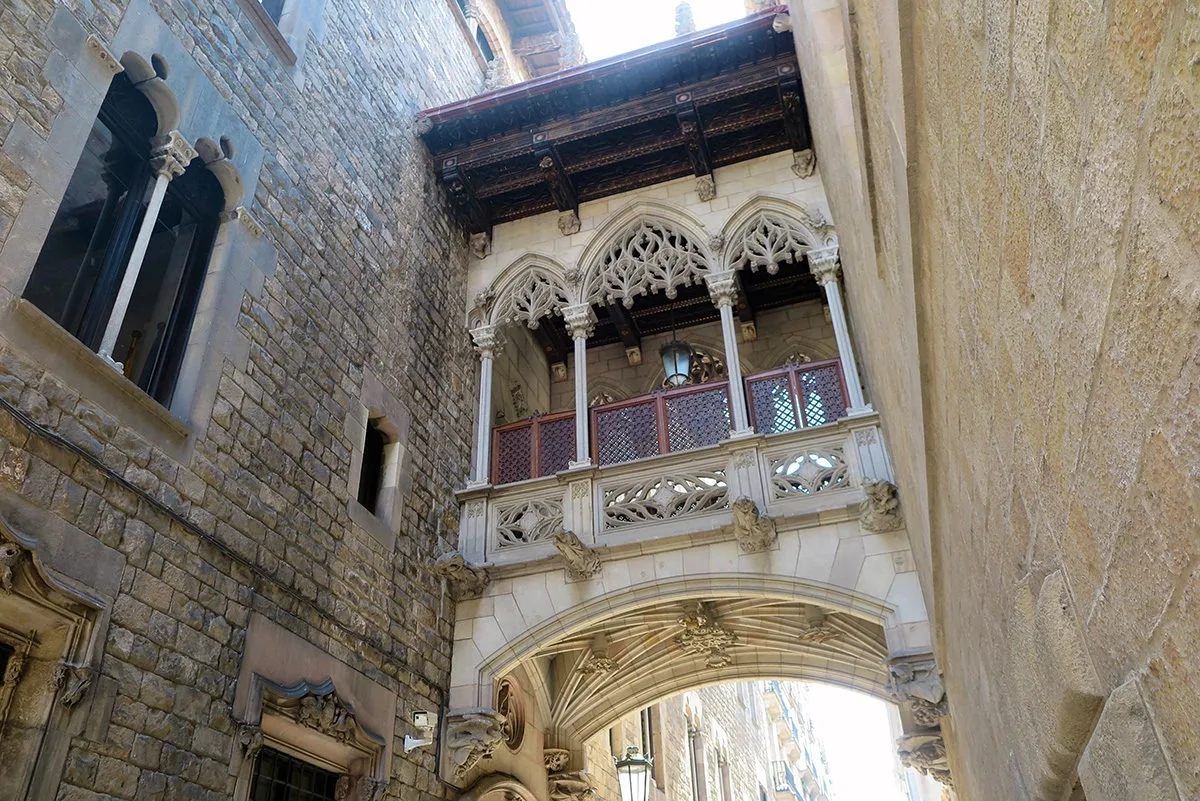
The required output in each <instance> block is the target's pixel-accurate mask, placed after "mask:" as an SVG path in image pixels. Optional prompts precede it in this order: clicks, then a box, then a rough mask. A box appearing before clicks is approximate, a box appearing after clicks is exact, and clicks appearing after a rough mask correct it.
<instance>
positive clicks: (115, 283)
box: [24, 73, 224, 406]
mask: <svg viewBox="0 0 1200 801" xmlns="http://www.w3.org/2000/svg"><path fill="white" fill-rule="evenodd" d="M157 125H158V120H157V116H156V114H155V112H154V108H153V107H152V106H151V105H150V101H148V100H147V99H146V98H145V96H144V95H142V93H141V92H140V91H138V90H137V89H136V88H134V86H133V85H132V84H131V83H130V81H129V78H128V77H126V75H125V74H124V73H121V74H118V75H117V76H116V77H115V78H114V79H113V81H112V84H111V86H110V88H109V90H108V94H107V95H105V98H104V103H103V104H102V105H101V107H100V113H99V115H98V116H97V118H96V121H95V123H94V124H93V125H92V131H91V133H90V134H89V136H88V140H87V144H86V145H85V147H84V150H83V153H82V154H81V155H80V157H79V161H78V163H77V164H76V165H75V171H74V172H73V173H72V175H71V180H70V182H69V183H68V185H67V190H66V193H65V194H64V196H63V200H62V203H61V204H60V205H59V208H58V211H57V213H56V214H55V215H54V220H53V222H51V224H50V232H49V233H48V234H47V236H46V240H45V242H44V243H43V244H42V250H41V253H39V254H38V259H37V263H36V264H35V265H34V267H33V272H32V274H31V275H30V278H29V283H28V284H27V285H26V287H25V293H24V296H25V298H26V299H27V300H29V301H30V302H31V303H33V304H34V305H35V306H37V307H38V308H39V309H41V310H42V311H43V312H45V313H46V315H47V316H49V317H50V318H51V319H52V320H54V321H55V322H56V323H58V324H59V325H61V326H62V327H63V328H64V329H66V330H67V331H68V332H70V333H71V334H72V335H73V336H74V337H75V338H76V339H78V340H79V341H80V342H82V343H83V344H84V345H86V346H88V347H89V348H91V349H92V350H96V349H98V348H99V347H100V342H101V340H102V338H103V336H104V329H105V327H106V326H107V325H108V319H109V316H110V314H111V313H112V310H113V306H114V305H115V303H116V296H117V291H118V289H119V288H120V285H121V279H122V277H123V276H124V274H125V268H126V266H127V264H128V262H129V257H130V254H131V252H132V251H133V246H134V240H135V239H136V237H137V234H138V230H139V229H140V227H141V224H142V217H143V216H144V214H145V210H146V206H147V204H148V202H149V199H150V195H151V192H152V188H153V186H154V183H155V177H154V172H153V170H152V169H151V168H150V163H149V159H150V140H151V139H152V138H153V137H154V135H155V132H156V130H157ZM223 205H224V192H223V190H222V189H221V185H220V183H218V181H217V179H216V178H215V177H214V176H213V174H212V173H210V172H209V171H208V170H207V169H206V168H205V166H204V164H203V162H201V161H200V160H198V159H197V160H193V162H192V164H191V165H190V166H189V167H188V168H187V170H186V171H185V172H184V173H183V175H181V176H179V177H177V178H175V179H174V180H172V181H171V182H170V183H169V184H167V191H166V195H165V197H164V198H163V202H162V207H161V209H160V211H159V214H158V217H157V219H156V221H155V224H154V228H153V230H152V233H151V236H150V241H149V245H148V247H147V249H146V254H145V257H144V259H143V260H142V266H141V270H140V272H139V273H138V279H137V283H136V284H135V285H134V290H133V295H132V296H131V299H130V303H129V307H128V310H127V311H126V314H125V319H124V322H123V325H122V328H121V331H120V333H119V335H118V337H117V344H116V347H115V348H114V349H113V354H112V355H113V358H114V359H115V360H116V361H118V362H121V363H122V365H123V369H124V373H125V376H126V377H127V378H129V379H130V380H131V381H133V382H134V383H136V384H137V385H138V386H139V387H141V388H142V389H143V390H145V391H146V393H147V394H149V395H150V396H151V397H153V398H154V399H155V400H157V401H158V402H159V403H162V404H163V405H164V406H165V405H169V404H170V402H171V398H172V395H173V392H174V388H175V380H176V378H177V376H178V374H179V367H180V365H181V363H182V360H183V355H184V348H185V346H186V343H187V339H188V335H189V334H190V333H191V328H192V320H193V318H194V317H195V312H196V305H197V302H198V301H199V298H200V290H201V288H202V286H203V283H204V275H205V272H206V271H207V267H208V258H209V255H210V253H211V251H212V245H213V240H214V239H215V237H216V230H217V225H218V222H219V215H220V212H221V209H222V208H223Z"/></svg>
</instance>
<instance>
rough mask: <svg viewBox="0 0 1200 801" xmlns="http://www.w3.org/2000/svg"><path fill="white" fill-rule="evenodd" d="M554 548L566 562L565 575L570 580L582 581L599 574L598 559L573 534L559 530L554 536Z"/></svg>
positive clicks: (593, 552)
mask: <svg viewBox="0 0 1200 801" xmlns="http://www.w3.org/2000/svg"><path fill="white" fill-rule="evenodd" d="M554 547H555V548H557V549H558V553H559V554H560V555H561V556H562V560H563V561H564V562H566V567H567V575H568V576H570V577H571V578H572V579H574V580H576V581H584V580H586V579H590V578H591V577H592V576H595V575H596V574H598V573H599V572H600V557H599V556H598V555H597V554H596V552H595V551H593V550H592V549H591V548H589V547H587V546H586V545H584V544H583V542H582V541H581V540H580V539H579V537H577V536H576V535H575V532H573V531H567V530H566V529H561V530H559V531H558V532H557V533H556V534H555V535H554Z"/></svg>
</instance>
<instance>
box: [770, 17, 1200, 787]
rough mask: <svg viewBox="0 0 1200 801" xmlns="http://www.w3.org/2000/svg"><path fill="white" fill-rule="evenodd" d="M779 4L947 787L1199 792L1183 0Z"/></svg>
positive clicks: (1190, 144)
mask: <svg viewBox="0 0 1200 801" xmlns="http://www.w3.org/2000/svg"><path fill="white" fill-rule="evenodd" d="M793 7H794V11H795V13H794V14H793V19H794V20H795V21H796V23H797V26H796V30H797V41H798V43H799V44H800V48H799V49H800V54H801V66H802V71H804V73H805V76H806V94H807V96H808V98H809V100H810V103H812V104H813V106H814V108H822V107H823V108H825V109H827V110H828V111H830V112H831V114H832V116H831V117H827V118H826V119H825V121H824V122H822V121H821V117H820V115H819V114H817V115H815V116H814V119H815V120H816V122H815V123H814V128H815V130H814V134H815V137H816V143H817V152H818V155H819V157H820V158H821V159H822V163H823V164H831V163H834V164H838V165H839V166H840V167H841V168H842V169H843V170H844V172H843V173H842V174H841V176H840V177H841V180H839V181H832V180H831V181H829V186H830V187H831V189H830V203H831V207H832V209H833V212H834V214H835V215H836V217H835V218H836V219H838V220H839V221H840V223H841V224H840V225H839V230H840V231H841V233H842V242H843V250H844V253H845V254H847V257H846V258H844V259H843V263H844V264H845V267H846V281H847V288H848V292H847V294H848V303H849V307H850V312H851V315H852V316H853V318H854V321H855V323H856V324H857V330H858V333H859V336H860V338H861V340H862V342H863V357H862V362H863V365H864V367H863V369H864V371H865V373H866V375H867V377H868V379H869V382H870V384H871V386H872V399H873V401H874V403H875V405H876V407H877V408H878V409H879V410H880V411H881V413H882V415H883V420H884V426H885V428H886V429H887V435H888V442H889V444H890V446H891V448H892V451H893V456H894V457H895V464H896V471H897V475H898V478H899V483H900V486H901V493H902V497H903V499H904V504H905V506H906V510H907V512H906V518H907V520H908V521H909V524H910V526H912V527H913V528H912V530H913V532H914V537H913V540H914V542H913V545H914V550H916V551H919V553H918V562H919V567H920V570H921V572H922V578H923V584H924V586H925V588H926V592H927V595H932V602H933V606H932V608H933V610H934V615H935V617H936V626H937V630H938V632H939V638H938V651H939V660H940V662H941V664H942V667H943V669H944V671H945V677H946V685H947V691H948V696H949V699H950V707H951V715H952V721H951V722H950V723H949V724H948V725H947V726H946V729H947V730H948V731H949V732H950V733H951V737H950V746H951V758H952V760H951V761H952V764H953V767H954V772H955V779H956V784H957V786H958V788H959V797H960V798H963V799H976V798H1014V799H1018V798H1019V799H1025V798H1029V799H1059V798H1063V797H1066V796H1067V795H1069V794H1070V793H1071V792H1072V789H1073V787H1074V785H1075V783H1076V770H1077V762H1078V773H1079V782H1080V787H1079V790H1078V792H1080V793H1081V794H1086V797H1087V798H1088V799H1089V801H1109V800H1110V799H1111V800H1113V801H1116V799H1135V798H1150V797H1153V798H1163V799H1177V798H1178V799H1185V798H1195V797H1198V796H1200V778H1198V777H1200V767H1198V766H1200V740H1198V739H1197V734H1196V731H1197V730H1196V727H1195V725H1194V720H1195V717H1196V715H1197V714H1198V712H1200V684H1198V683H1197V681H1196V675H1197V671H1198V670H1200V640H1198V639H1197V636H1196V631H1197V628H1196V625H1195V621H1196V606H1197V600H1196V599H1197V598H1198V597H1200V544H1198V543H1200V538H1198V537H1197V535H1196V523H1195V520H1196V506H1197V494H1196V486H1197V482H1196V476H1195V468H1194V465H1195V462H1196V458H1195V454H1196V451H1197V446H1198V445H1200V434H1198V429H1197V425H1196V408H1197V405H1196V400H1197V390H1196V387H1197V383H1198V378H1200V369H1198V365H1197V362H1196V358H1195V354H1196V351H1197V337H1198V335H1200V325H1198V323H1197V317H1196V313H1195V311H1196V304H1197V285H1198V280H1200V273H1198V270H1197V265H1200V253H1198V251H1200V212H1198V209H1200V205H1198V201H1197V198H1198V197H1200V191H1198V189H1200V187H1198V186H1197V175H1198V174H1200V173H1198V171H1197V166H1198V158H1200V156H1198V151H1197V145H1196V141H1197V140H1196V136H1195V131H1196V130H1197V126H1198V123H1200V91H1198V88H1197V87H1198V82H1197V73H1196V52H1197V42H1198V41H1200V12H1198V10H1197V7H1196V5H1195V4H1194V3H1188V2H1170V1H1169V0H1164V1H1163V2H1150V3H1134V2H1124V1H1123V0H1122V1H1120V2H1116V3H1109V4H1103V5H1091V4H1087V3H1074V2H1068V1H1066V0H1055V2H1050V3H1042V4H1038V3H1034V4H1023V3H1012V2H1005V1H1003V0H1002V1H1001V2H987V3H984V2H967V3H931V4H909V5H903V4H895V3H887V2H885V3H880V4H874V5H858V6H856V7H855V11H856V12H857V13H854V14H846V13H844V12H845V9H844V8H842V7H841V6H840V4H836V3H824V2H806V1H805V0H800V2H796V3H793ZM839 46H844V47H845V48H846V50H847V52H849V53H850V54H851V59H850V63H849V65H848V66H849V70H848V72H847V73H844V74H846V75H847V76H848V78H847V79H846V80H845V82H844V83H842V84H841V85H840V86H839V85H838V82H837V80H836V79H837V77H838V75H839V73H838V70H837V69H836V58H837V53H836V51H837V48H838V47H839ZM830 65H833V66H830ZM847 122H849V125H847ZM848 127H853V128H854V131H855V135H854V136H845V135H843V134H845V132H846V129H847V128H848ZM835 187H836V188H835ZM855 209H858V210H859V211H860V212H862V213H860V214H858V215H857V216H855V217H848V215H847V213H846V212H853V211H854V210H855ZM852 228H857V230H850V229H852ZM884 312H886V313H884ZM1081 757H1082V759H1081ZM1080 760H1081V761H1080ZM1072 797H1076V796H1072ZM1078 797H1082V795H1080V796H1078Z"/></svg>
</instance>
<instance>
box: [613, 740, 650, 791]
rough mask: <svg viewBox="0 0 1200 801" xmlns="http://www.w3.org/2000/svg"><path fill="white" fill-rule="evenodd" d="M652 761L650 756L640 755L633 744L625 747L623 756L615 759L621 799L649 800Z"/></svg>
mask: <svg viewBox="0 0 1200 801" xmlns="http://www.w3.org/2000/svg"><path fill="white" fill-rule="evenodd" d="M653 762H654V760H652V759H651V758H650V757H645V756H642V755H641V753H640V752H639V751H638V748H637V746H635V745H631V746H629V747H628V748H626V749H625V756H624V757H622V758H621V759H618V760H617V761H616V763H617V782H618V783H619V784H620V785H621V801H649V798H650V779H651V765H652V764H653Z"/></svg>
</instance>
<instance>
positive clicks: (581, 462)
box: [563, 303, 596, 468]
mask: <svg viewBox="0 0 1200 801" xmlns="http://www.w3.org/2000/svg"><path fill="white" fill-rule="evenodd" d="M563 319H564V320H565V321H566V323H567V331H568V332H569V333H570V334H571V338H572V339H573V340H575V461H573V462H571V467H572V468H577V467H588V466H589V465H591V463H592V460H591V454H590V450H589V449H588V433H589V431H588V389H587V340H588V337H590V336H591V335H592V333H593V332H594V331H595V330H596V314H595V312H593V311H592V307H591V306H590V305H589V304H585V303H581V304H579V305H576V306H568V307H567V308H565V309H563Z"/></svg>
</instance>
